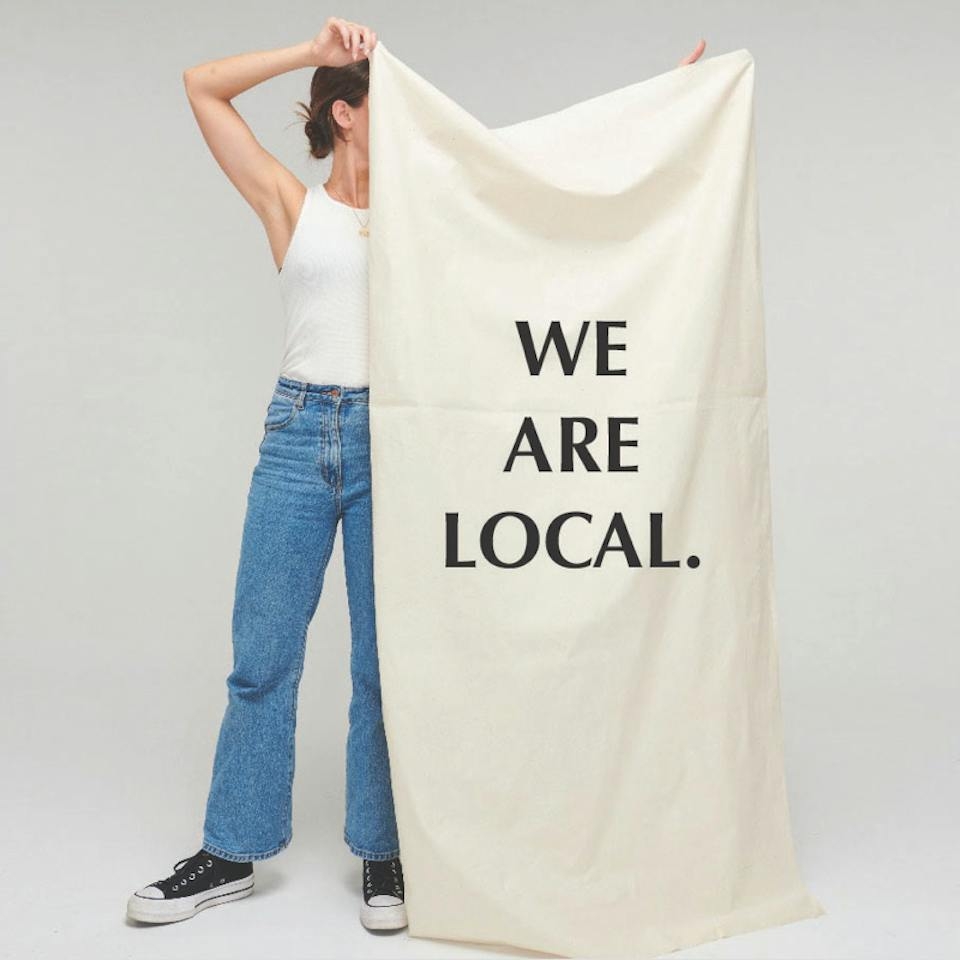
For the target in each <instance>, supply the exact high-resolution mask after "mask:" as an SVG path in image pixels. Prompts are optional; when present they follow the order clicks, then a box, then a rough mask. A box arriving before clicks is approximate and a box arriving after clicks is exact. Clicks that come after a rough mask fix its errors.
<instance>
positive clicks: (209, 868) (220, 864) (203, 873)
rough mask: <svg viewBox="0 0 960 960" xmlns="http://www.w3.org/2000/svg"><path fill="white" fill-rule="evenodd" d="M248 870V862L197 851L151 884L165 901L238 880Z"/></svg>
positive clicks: (248, 872) (249, 871)
mask: <svg viewBox="0 0 960 960" xmlns="http://www.w3.org/2000/svg"><path fill="white" fill-rule="evenodd" d="M252 873H253V864H252V863H236V862H234V861H232V860H224V859H222V858H221V857H218V856H216V855H215V854H212V853H208V852H207V851H206V850H199V851H198V852H197V853H195V854H194V855H193V856H192V857H187V858H186V859H185V860H181V861H179V862H178V863H176V864H174V867H173V873H171V874H170V876H169V877H165V878H164V879H163V880H157V881H156V882H154V883H152V884H151V886H153V887H156V888H157V889H158V890H160V891H161V893H162V894H163V898H164V899H165V900H173V899H177V898H179V897H192V896H194V895H195V894H198V893H202V892H203V891H205V890H212V889H213V888H214V887H218V886H220V885H221V884H224V883H230V882H232V881H234V880H242V879H243V878H244V877H249V876H250V875H251V874H252Z"/></svg>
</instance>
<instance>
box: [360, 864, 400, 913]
mask: <svg viewBox="0 0 960 960" xmlns="http://www.w3.org/2000/svg"><path fill="white" fill-rule="evenodd" d="M378 896H387V897H396V898H397V899H398V900H400V901H402V900H403V867H402V866H401V865H400V858H399V857H394V858H393V859H392V860H364V861H363V899H364V902H365V903H367V904H370V901H371V900H372V899H373V898H374V897H378Z"/></svg>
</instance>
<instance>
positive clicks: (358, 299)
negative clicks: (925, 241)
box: [127, 17, 704, 930]
mask: <svg viewBox="0 0 960 960" xmlns="http://www.w3.org/2000/svg"><path fill="white" fill-rule="evenodd" d="M376 42H377V37H376V33H375V32H374V31H373V30H371V29H370V28H369V27H366V26H363V25H361V24H357V23H352V22H350V21H347V20H343V19H341V18H338V17H331V18H330V19H329V20H327V22H326V24H325V25H324V27H323V29H322V30H321V31H320V33H319V34H318V35H317V36H316V37H315V38H314V39H313V40H311V41H308V42H305V43H301V44H297V45H295V46H292V47H286V48H281V49H278V50H271V51H264V52H255V53H248V54H241V55H238V56H234V57H228V58H226V59H223V60H218V61H214V62H212V63H207V64H203V65H201V66H198V67H193V68H191V69H189V70H187V71H186V72H185V74H184V82H185V85H186V89H187V95H188V97H189V100H190V105H191V107H192V108H193V112H194V115H195V117H196V119H197V122H198V124H199V126H200V130H201V132H202V134H203V137H204V139H205V140H206V142H207V145H208V146H209V147H210V150H211V152H212V153H213V155H214V157H215V159H216V160H217V162H218V163H219V165H220V166H221V168H222V169H223V171H224V173H226V175H227V176H228V177H229V179H230V181H231V182H232V183H233V184H234V186H236V188H237V189H238V190H239V191H240V193H241V194H242V195H243V197H244V198H245V199H246V200H247V202H248V203H250V205H251V206H252V207H253V209H254V210H255V211H256V212H257V214H258V215H259V217H260V219H261V221H262V222H263V225H264V228H265V230H266V232H267V238H268V241H269V244H270V248H271V252H272V254H273V259H274V262H275V265H276V268H277V270H278V274H279V277H278V279H279V284H280V292H281V298H282V301H283V305H284V310H285V313H286V323H287V327H286V343H285V348H284V355H283V360H282V363H281V367H280V375H279V377H278V380H277V383H276V386H275V390H274V394H273V397H272V399H271V401H270V403H269V406H268V409H267V413H266V419H265V421H264V425H263V427H264V433H263V440H262V442H261V444H260V450H259V452H260V457H259V461H258V463H257V465H256V467H255V468H254V471H253V477H252V480H251V484H250V490H249V495H248V501H247V512H246V518H245V521H244V529H243V539H242V544H241V550H240V563H239V568H238V571H237V580H236V594H235V601H234V609H233V657H234V664H233V670H232V672H231V673H230V675H229V677H228V678H227V689H228V700H227V707H226V712H225V714H224V717H223V722H222V725H221V728H220V735H219V739H218V741H217V748H216V754H215V757H214V763H213V774H212V781H211V786H210V792H209V795H208V799H207V808H206V816H205V820H204V827H203V845H202V847H201V849H200V850H199V851H198V852H197V853H195V854H194V855H193V856H190V857H187V858H186V859H184V860H181V861H179V862H178V863H177V864H176V865H175V866H174V872H173V873H172V874H170V876H168V877H166V878H164V879H163V880H158V881H155V882H154V883H151V884H149V885H148V886H146V887H142V888H141V889H139V890H137V891H136V892H135V893H133V894H132V895H131V896H130V899H129V901H128V906H127V913H128V916H130V917H131V918H132V919H135V920H140V921H145V922H150V923H166V922H170V921H174V920H184V919H187V918H189V917H192V916H194V915H195V914H196V913H197V912H199V911H200V910H202V909H204V908H205V907H209V906H215V905H218V904H223V903H228V902H230V901H233V900H238V899H240V898H242V897H246V896H248V895H249V894H250V893H252V892H253V884H254V880H253V861H255V860H263V859H266V858H267V857H272V856H275V855H276V854H277V853H279V852H280V851H281V850H283V849H284V848H285V847H286V846H287V845H288V844H289V842H290V838H291V814H292V804H291V794H292V783H293V772H294V730H295V724H296V709H297V691H298V689H299V683H300V676H301V672H302V669H303V656H304V642H305V637H306V633H307V627H308V626H309V624H310V621H311V620H312V618H313V615H314V612H315V610H316V607H317V603H318V601H319V597H320V592H321V588H322V584H323V577H324V572H325V570H326V566H327V562H328V560H329V558H330V553H331V550H332V547H333V541H334V535H335V532H336V527H337V523H338V521H341V522H342V524H343V549H344V562H345V568H346V581H347V595H348V603H349V610H350V627H351V656H350V668H351V679H352V684H353V695H352V698H351V701H350V709H349V724H350V725H349V733H348V737H347V767H346V774H347V782H346V823H345V828H344V835H343V836H344V841H345V842H346V844H347V846H348V847H349V849H350V851H351V852H352V853H354V854H355V855H357V856H358V857H361V858H362V859H363V885H362V900H361V904H360V919H361V922H362V923H363V925H364V926H365V927H367V928H368V929H377V930H385V929H400V928H402V927H404V926H406V922H407V918H406V911H405V906H404V887H403V872H402V868H401V863H400V850H399V840H398V836H397V825H396V818H395V814H394V808H393V794H392V790H391V784H390V765H389V757H388V753H387V743H386V739H385V736H384V727H383V717H382V713H381V701H380V677H379V667H378V661H377V646H376V629H375V618H374V594H373V549H372V533H371V518H372V509H371V499H370V439H369V421H368V410H369V407H368V401H369V387H368V385H367V330H368V326H367V251H366V242H367V241H366V237H367V235H368V228H367V213H368V206H367V199H368V184H369V177H368V173H369V159H368V153H367V129H368V125H367V121H368V102H367V94H368V81H369V62H368V60H367V57H368V55H369V54H370V52H371V51H372V50H373V49H374V47H375V45H376ZM703 48H704V44H703V41H701V42H700V44H699V45H698V46H697V48H696V50H695V51H694V52H693V53H692V54H691V55H690V56H689V57H686V58H684V60H681V64H684V63H693V62H694V61H696V60H697V59H698V58H699V57H700V55H701V53H702V52H703ZM305 66H312V67H315V68H316V70H315V72H314V74H313V79H312V82H311V87H310V104H309V107H307V106H306V105H304V104H301V106H304V107H305V108H306V115H305V120H306V124H305V132H306V135H307V138H308V140H309V143H310V152H311V155H312V156H314V157H316V158H318V159H319V158H323V157H326V156H327V155H329V154H330V153H331V152H332V153H333V165H332V168H331V173H330V177H329V179H328V180H327V181H326V182H325V183H318V184H315V185H313V186H312V187H309V188H308V187H306V186H304V184H303V183H301V182H300V180H299V179H298V178H297V177H295V176H294V175H293V174H292V173H291V172H290V171H289V170H287V169H286V168H285V167H284V166H283V165H282V164H281V163H280V162H279V161H278V160H277V159H276V158H275V157H273V156H272V155H271V154H270V153H268V152H267V151H266V150H264V149H263V147H261V146H260V144H259V143H258V142H257V140H256V139H255V138H254V136H253V134H252V133H251V131H250V129H249V128H248V127H247V125H246V123H245V122H244V121H243V119H242V118H241V117H240V115H239V114H238V113H237V111H236V109H235V108H234V107H233V105H232V103H231V100H232V98H233V97H236V96H237V95H238V94H240V93H242V92H243V91H244V90H248V89H249V88H250V87H252V86H254V85H255V84H257V83H261V82H263V81H264V80H267V79H268V78H270V77H274V76H277V75H279V74H281V73H285V72H287V71H289V70H293V69H296V68H298V67H305Z"/></svg>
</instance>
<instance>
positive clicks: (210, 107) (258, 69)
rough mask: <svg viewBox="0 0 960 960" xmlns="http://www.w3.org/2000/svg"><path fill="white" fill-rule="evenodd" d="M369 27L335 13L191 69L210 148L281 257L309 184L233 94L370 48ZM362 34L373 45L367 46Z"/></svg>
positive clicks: (192, 91) (190, 83)
mask: <svg viewBox="0 0 960 960" xmlns="http://www.w3.org/2000/svg"><path fill="white" fill-rule="evenodd" d="M375 36H376V35H375V34H373V32H372V31H370V30H368V29H367V28H365V27H360V25H358V24H353V23H351V22H350V21H347V20H343V19H341V18H339V17H330V18H329V19H328V20H327V22H326V23H325V24H324V26H323V29H322V30H321V31H320V33H318V34H317V36H316V37H314V38H313V39H312V40H306V41H304V42H303V43H297V44H294V45H293V46H289V47H280V48H278V49H276V50H257V51H254V52H252V53H240V54H236V55H235V56H230V57H224V58H223V59H221V60H212V61H210V62H209V63H202V64H200V65H198V66H195V67H189V68H188V69H186V70H184V72H183V84H184V88H185V89H186V92H187V98H188V99H189V101H190V107H191V109H192V110H193V115H194V117H195V118H196V120H197V124H198V125H199V127H200V132H201V134H202V135H203V139H204V140H205V141H206V144H207V146H208V147H209V148H210V152H211V153H212V154H213V157H214V159H215V160H216V161H217V163H218V164H219V166H220V168H221V169H222V170H223V172H224V173H225V174H226V175H227V177H228V178H229V180H230V182H231V183H232V184H233V185H234V186H235V187H236V188H237V190H239V192H240V193H241V195H242V196H243V197H244V199H245V200H246V201H247V202H248V203H249V204H250V206H251V207H253V209H254V210H255V211H256V213H257V215H258V216H259V217H260V219H261V220H262V221H263V225H264V227H265V228H266V230H267V235H268V239H269V241H270V246H271V248H272V250H273V253H274V259H275V260H276V262H277V264H278V265H279V264H280V263H282V261H283V252H284V251H285V250H286V247H287V245H288V243H289V240H290V236H291V234H292V232H293V227H294V225H295V223H296V219H297V216H298V213H299V210H300V205H301V204H302V202H303V195H304V193H305V192H306V187H305V186H304V184H303V183H302V182H301V181H300V179H299V178H298V177H297V176H295V175H294V174H293V173H292V172H291V171H290V170H289V169H288V168H287V167H286V166H284V165H283V164H282V163H281V162H280V161H279V160H278V159H277V158H276V157H275V156H274V155H273V154H272V153H270V152H269V151H268V150H267V149H266V148H264V147H263V146H262V145H261V144H260V142H259V141H258V140H257V138H256V137H255V136H254V134H253V131H252V130H251V129H250V127H249V126H248V125H247V123H246V121H245V120H244V119H243V117H242V116H240V114H239V113H238V112H237V109H236V107H234V105H233V104H232V103H231V100H232V99H233V98H234V97H236V96H238V95H239V94H241V93H243V92H244V91H245V90H249V89H250V88H251V87H254V86H256V85H257V84H258V83H263V81H264V80H269V79H270V78H271V77H277V76H279V75H280V74H282V73H287V72H289V71H290V70H296V69H299V68H301V67H318V66H322V65H324V64H329V65H330V66H343V65H344V64H346V63H350V62H351V61H352V60H356V59H358V58H359V57H363V56H366V55H367V52H368V51H369V50H370V49H372V46H373V43H375V42H376V40H375ZM361 42H363V43H365V44H366V46H365V47H363V48H361Z"/></svg>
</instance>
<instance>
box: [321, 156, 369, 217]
mask: <svg viewBox="0 0 960 960" xmlns="http://www.w3.org/2000/svg"><path fill="white" fill-rule="evenodd" d="M327 184H328V187H329V189H330V190H331V192H333V193H335V194H337V196H339V198H340V199H341V200H342V201H343V202H344V203H348V204H350V205H351V206H353V207H367V206H368V205H369V197H370V164H369V162H368V160H367V158H366V157H359V156H357V155H356V154H355V153H354V151H352V150H340V151H336V150H335V151H334V154H333V166H332V167H331V168H330V177H329V179H328V180H327Z"/></svg>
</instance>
